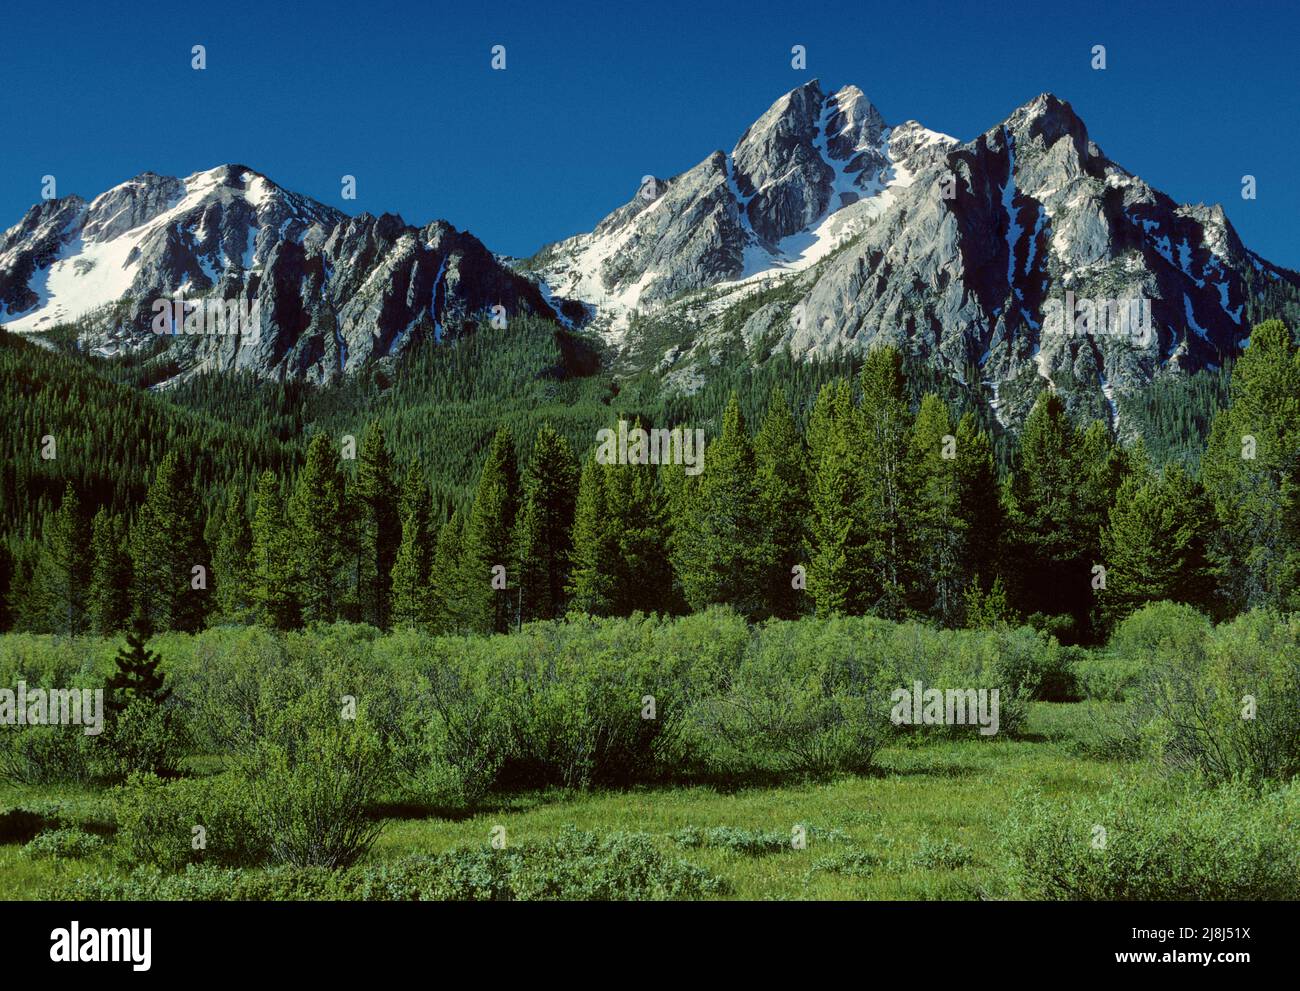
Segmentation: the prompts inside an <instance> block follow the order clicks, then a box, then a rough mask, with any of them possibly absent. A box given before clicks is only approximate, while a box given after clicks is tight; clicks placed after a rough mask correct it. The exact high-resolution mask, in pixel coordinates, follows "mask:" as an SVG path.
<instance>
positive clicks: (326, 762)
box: [238, 684, 390, 868]
mask: <svg viewBox="0 0 1300 991" xmlns="http://www.w3.org/2000/svg"><path fill="white" fill-rule="evenodd" d="M337 691H338V686H334V687H331V686H329V685H328V684H327V685H322V686H319V687H317V688H315V689H312V690H311V691H310V692H309V693H307V694H304V695H303V696H301V697H299V698H297V699H289V698H283V697H281V698H278V699H273V700H269V701H268V700H264V701H266V702H267V705H265V706H264V707H263V708H262V709H259V711H258V732H259V735H258V737H257V739H256V741H255V742H254V743H253V744H252V745H251V746H250V747H249V748H248V749H247V751H246V752H244V753H242V754H241V755H240V756H239V758H238V772H239V775H240V777H241V778H242V779H243V780H244V782H245V783H246V787H247V790H248V800H249V807H250V809H251V810H252V816H253V819H254V821H255V822H256V824H257V828H258V830H259V831H260V832H261V833H262V835H265V836H266V837H267V838H268V842H269V845H270V850H271V855H272V858H273V859H274V860H275V861H276V862H277V863H282V864H287V865H290V866H293V867H331V868H337V867H347V866H348V865H350V864H352V863H354V862H355V861H356V860H357V859H359V858H360V857H361V856H362V855H363V854H365V852H366V851H367V850H368V849H369V848H370V845H371V844H372V843H373V842H374V840H375V838H376V837H377V836H378V834H379V830H380V824H379V823H378V822H376V821H375V820H374V819H373V818H372V817H371V814H370V811H371V808H372V807H373V806H374V805H375V804H376V803H377V801H378V799H379V796H380V794H381V793H382V790H383V788H384V787H385V784H386V776H387V773H388V772H389V770H390V763H389V760H388V756H387V754H386V753H385V752H384V750H383V748H382V746H381V744H380V741H379V737H378V734H377V733H376V732H375V730H374V728H373V727H372V726H371V725H370V724H369V721H368V719H367V710H366V708H365V702H364V700H359V702H358V707H357V711H356V713H355V714H352V713H351V712H350V711H346V710H345V708H344V707H341V706H340V703H339V702H337V701H335V700H336V699H340V698H341V696H339V695H338V694H337Z"/></svg>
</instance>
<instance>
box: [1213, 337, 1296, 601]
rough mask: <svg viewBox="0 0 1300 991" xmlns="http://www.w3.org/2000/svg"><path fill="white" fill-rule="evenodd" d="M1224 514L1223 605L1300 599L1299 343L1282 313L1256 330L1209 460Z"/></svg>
mask: <svg viewBox="0 0 1300 991" xmlns="http://www.w3.org/2000/svg"><path fill="white" fill-rule="evenodd" d="M1201 474H1202V479H1203V481H1204V484H1205V489H1206V491H1207V493H1208V494H1209V496H1210V499H1211V500H1212V502H1213V505H1214V510H1215V515H1216V517H1217V519H1218V522H1219V527H1218V532H1217V533H1216V534H1215V535H1214V540H1213V546H1212V549H1211V555H1212V558H1213V562H1214V565H1215V569H1216V573H1217V574H1218V577H1219V583H1220V586H1221V598H1222V607H1221V609H1220V610H1219V611H1220V612H1222V613H1232V612H1236V611H1238V610H1241V609H1246V608H1258V607H1271V608H1280V609H1294V608H1300V350H1297V348H1296V346H1295V343H1294V341H1293V340H1292V337H1291V333H1290V331H1289V330H1288V329H1287V327H1286V325H1285V324H1283V323H1282V322H1281V321H1280V320H1267V321H1265V322H1263V323H1261V324H1259V325H1257V326H1256V327H1254V328H1253V329H1252V331H1251V335H1250V345H1249V347H1247V348H1246V351H1245V353H1244V354H1242V356H1241V358H1240V359H1238V361H1237V363H1236V365H1235V366H1233V369H1232V379H1231V404H1230V406H1229V407H1228V408H1227V409H1226V410H1222V411H1220V412H1219V413H1218V415H1217V416H1216V417H1215V420H1214V426H1213V428H1212V429H1211V432H1210V439H1209V442H1208V445H1207V449H1206V453H1205V458H1204V461H1203V463H1202V469H1201Z"/></svg>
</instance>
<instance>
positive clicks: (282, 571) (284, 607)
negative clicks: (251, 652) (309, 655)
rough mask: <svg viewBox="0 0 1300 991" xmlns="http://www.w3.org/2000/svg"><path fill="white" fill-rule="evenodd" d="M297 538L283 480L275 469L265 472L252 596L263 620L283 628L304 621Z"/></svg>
mask: <svg viewBox="0 0 1300 991" xmlns="http://www.w3.org/2000/svg"><path fill="white" fill-rule="evenodd" d="M293 540H294V537H293V532H292V529H291V527H290V525H289V521H288V519H287V518H286V515H285V506H284V497H283V495H282V494H281V491H280V482H279V480H278V479H277V478H276V477H275V474H274V473H273V472H269V471H267V472H263V473H262V477H261V478H260V479H258V482H257V509H256V510H255V512H254V516H253V562H252V566H253V580H252V592H253V595H252V597H253V602H254V604H255V605H256V607H257V616H258V619H259V621H260V622H262V623H265V624H266V625H268V626H273V627H275V628H276V629H281V630H287V629H292V628H294V627H296V626H298V624H299V623H300V622H301V621H302V605H301V602H300V601H299V598H298V574H297V569H296V565H295V558H294V546H293Z"/></svg>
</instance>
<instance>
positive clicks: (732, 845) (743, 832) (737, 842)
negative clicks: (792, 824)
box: [672, 826, 794, 857]
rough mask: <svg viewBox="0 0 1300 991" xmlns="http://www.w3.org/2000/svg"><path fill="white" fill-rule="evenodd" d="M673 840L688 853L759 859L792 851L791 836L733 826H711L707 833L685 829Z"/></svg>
mask: <svg viewBox="0 0 1300 991" xmlns="http://www.w3.org/2000/svg"><path fill="white" fill-rule="evenodd" d="M672 840H673V842H674V843H676V844H677V845H678V846H680V847H685V848H688V849H693V848H697V847H711V848H714V849H719V850H731V851H732V852H734V853H743V854H746V855H747V856H750V857H759V856H762V855H763V854H767V853H784V852H785V851H787V850H793V849H794V846H793V845H792V843H791V836H790V835H788V834H786V833H781V832H777V831H776V830H770V829H767V830H757V829H740V828H738V827H736V826H712V827H710V828H708V829H700V828H699V827H697V826H687V827H686V828H685V829H679V830H678V831H677V832H675V833H673V835H672Z"/></svg>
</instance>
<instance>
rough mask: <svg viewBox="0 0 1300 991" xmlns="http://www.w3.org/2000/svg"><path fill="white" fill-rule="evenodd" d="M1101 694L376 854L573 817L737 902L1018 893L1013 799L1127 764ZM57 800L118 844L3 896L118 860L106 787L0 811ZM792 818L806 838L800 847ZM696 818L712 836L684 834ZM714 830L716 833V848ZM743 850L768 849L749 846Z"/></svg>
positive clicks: (399, 844)
mask: <svg viewBox="0 0 1300 991" xmlns="http://www.w3.org/2000/svg"><path fill="white" fill-rule="evenodd" d="M1098 704H1099V703H1074V704H1051V703H1041V702H1040V703H1034V704H1033V705H1032V709H1031V714H1030V723H1029V727H1028V732H1027V733H1026V734H1025V736H1024V737H1023V738H1021V739H1016V740H1012V739H994V740H986V739H977V738H971V739H968V740H961V741H952V742H939V743H935V742H929V743H926V744H925V745H923V746H893V747H890V748H888V749H887V750H885V751H884V752H882V754H881V755H880V758H879V764H880V773H879V774H877V775H874V776H870V777H854V776H844V777H840V778H838V779H836V780H834V781H831V782H828V783H824V784H808V785H799V786H791V787H782V788H753V789H743V790H738V791H734V792H721V791H718V790H714V789H711V788H703V787H692V788H638V789H633V790H629V791H616V792H600V791H597V792H588V793H578V792H571V793H570V792H564V791H559V790H548V791H544V792H529V793H524V794H517V795H512V796H508V797H506V798H503V799H498V800H497V801H496V802H495V803H494V804H492V805H491V806H490V807H489V808H487V809H486V810H485V811H480V812H479V813H477V814H475V815H473V816H470V817H466V818H462V819H459V820H453V819H441V818H433V817H428V815H427V813H424V812H419V811H412V810H404V809H401V808H386V809H383V810H382V815H383V816H384V822H383V832H382V834H381V835H380V837H379V839H378V841H377V842H376V843H375V846H374V848H373V849H372V850H371V851H370V853H369V855H368V857H367V862H378V861H385V860H396V859H397V858H400V857H404V856H408V855H411V854H429V853H438V852H441V851H444V850H449V849H454V848H458V847H483V846H485V845H487V843H488V842H489V836H490V833H491V831H492V830H493V829H494V827H497V826H501V827H504V829H505V836H506V842H507V844H508V845H514V844H517V843H526V842H528V841H532V840H539V839H544V838H548V837H553V836H555V835H557V834H558V833H559V832H560V831H561V830H563V829H564V827H566V826H569V825H572V826H575V827H577V828H578V829H580V830H584V831H589V832H592V833H595V834H597V835H604V834H607V833H613V832H619V831H621V832H638V833H648V834H651V836H652V837H653V838H654V840H655V842H656V844H657V845H659V846H660V847H661V848H662V849H663V850H664V851H665V852H669V853H671V854H673V855H674V856H678V857H681V858H683V859H686V860H688V861H690V862H692V863H695V864H697V865H699V866H700V867H703V868H705V869H707V870H709V871H710V872H712V873H713V874H715V875H717V876H719V877H721V878H723V879H724V880H725V881H726V889H727V890H726V894H725V895H723V896H722V897H727V898H740V899H782V900H791V899H864V898H865V899H980V898H1001V897H1006V895H1007V884H1006V877H1005V873H1006V872H1005V855H1004V853H1003V851H1002V848H1001V844H1002V835H1001V832H1000V828H1001V825H1002V824H1003V822H1004V820H1005V815H1006V812H1007V809H1008V807H1009V806H1010V804H1011V802H1012V800H1013V798H1014V796H1015V795H1016V794H1017V793H1018V792H1019V791H1021V790H1022V789H1029V790H1032V791H1036V792H1040V793H1043V794H1047V795H1053V796H1085V795H1090V794H1095V793H1097V792H1099V791H1103V790H1105V789H1106V788H1108V787H1109V786H1110V785H1112V784H1113V783H1115V782H1116V781H1118V780H1119V779H1120V778H1121V777H1123V776H1124V774H1125V770H1126V769H1125V766H1124V765H1122V764H1118V763H1112V762H1103V761H1098V760H1093V759H1088V758H1086V757H1084V756H1081V751H1080V748H1079V746H1078V743H1079V740H1080V739H1081V738H1082V737H1083V736H1084V735H1086V732H1087V727H1088V724H1089V719H1090V710H1091V709H1093V708H1094V707H1095V706H1096V705H1098ZM34 800H41V801H45V802H48V801H50V800H56V801H59V802H60V803H61V804H62V805H63V806H64V809H65V813H66V817H67V818H68V819H70V820H74V821H79V822H81V823H82V824H83V828H86V829H87V831H88V832H92V833H96V832H98V833H100V834H101V835H103V836H104V838H105V840H106V842H105V844H104V846H103V847H102V849H101V852H100V853H98V854H96V855H95V856H91V857H87V858H83V859H45V860H32V859H29V858H28V857H27V856H26V855H25V854H23V853H22V850H21V845H20V844H17V843H6V844H3V845H0V899H6V900H21V899H32V898H39V897H41V895H42V892H43V890H44V889H45V887H46V886H47V884H48V883H50V882H51V881H54V880H56V879H57V878H58V877H59V875H70V874H82V873H90V874H97V873H106V872H111V871H114V870H120V867H119V866H118V865H117V864H115V862H114V859H113V851H112V817H111V813H110V811H109V802H110V799H109V794H108V792H106V791H79V790H73V789H67V788H62V789H60V788H50V787H42V788H21V787H14V786H3V787H0V806H3V805H21V804H23V803H24V802H27V801H34ZM796 824H802V825H804V826H805V827H806V828H807V835H808V839H807V845H806V848H805V849H803V850H796V849H793V848H792V846H791V844H790V842H789V839H790V837H791V835H792V829H793V827H794V826H795V825H796ZM688 827H695V828H696V829H698V830H709V829H713V828H715V827H733V828H734V829H733V831H732V832H722V833H721V834H707V833H706V834H705V842H704V843H702V844H700V845H684V844H683V842H682V840H681V838H680V834H681V831H682V830H685V829H687V828H688ZM710 835H712V836H714V837H715V842H719V841H720V842H721V843H722V844H724V845H709V843H708V838H709V837H710ZM746 845H756V846H759V847H761V849H760V850H759V851H758V852H746V851H745V850H744V849H738V847H744V846H746Z"/></svg>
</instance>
